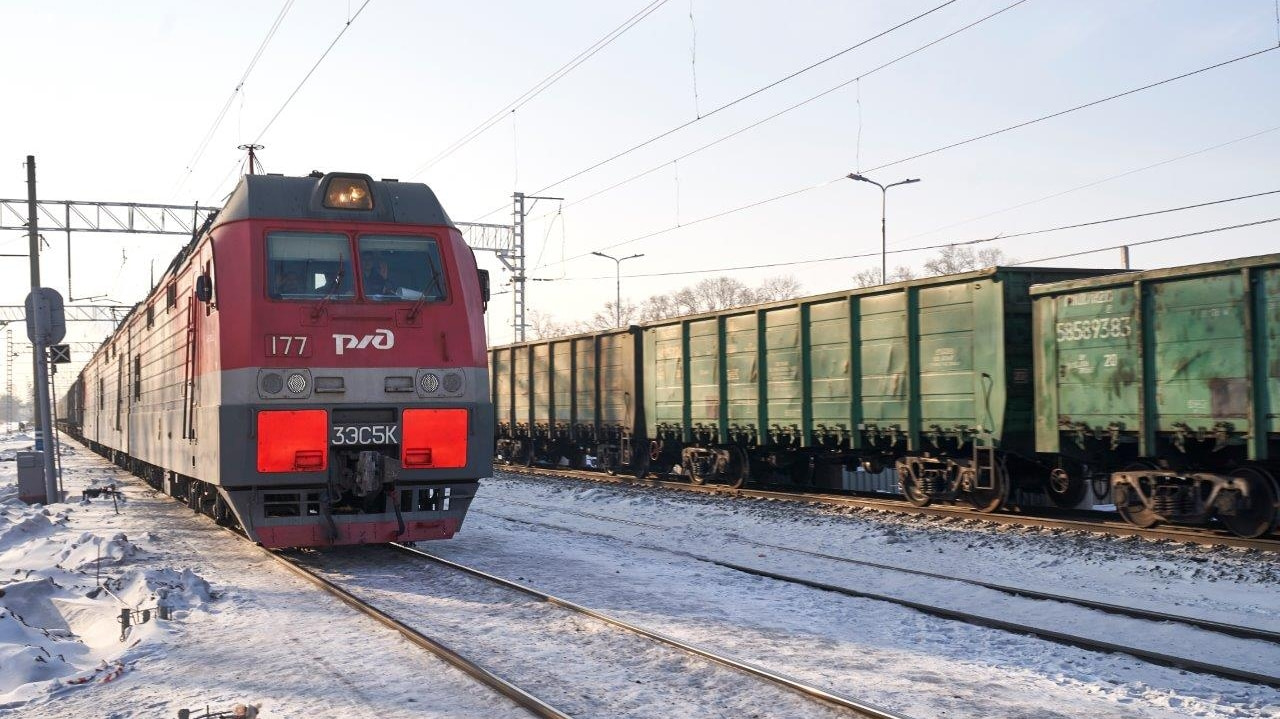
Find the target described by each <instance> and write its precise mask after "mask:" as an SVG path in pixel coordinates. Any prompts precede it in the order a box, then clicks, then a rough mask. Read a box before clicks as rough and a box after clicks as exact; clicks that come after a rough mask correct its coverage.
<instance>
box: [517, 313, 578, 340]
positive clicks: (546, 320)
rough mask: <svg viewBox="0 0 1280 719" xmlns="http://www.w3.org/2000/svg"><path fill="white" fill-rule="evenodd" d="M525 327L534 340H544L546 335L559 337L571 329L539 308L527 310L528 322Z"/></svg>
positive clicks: (570, 331)
mask: <svg viewBox="0 0 1280 719" xmlns="http://www.w3.org/2000/svg"><path fill="white" fill-rule="evenodd" d="M526 329H527V330H528V332H529V336H530V337H531V338H532V339H535V340H544V339H547V338H548V337H559V336H560V335H565V334H570V333H572V331H573V329H572V328H571V327H570V326H569V325H566V324H564V323H563V322H556V321H555V320H554V319H552V318H551V315H549V314H547V313H545V312H542V311H540V310H529V324H528V325H527V327H526Z"/></svg>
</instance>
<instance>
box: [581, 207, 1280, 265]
mask: <svg viewBox="0 0 1280 719" xmlns="http://www.w3.org/2000/svg"><path fill="white" fill-rule="evenodd" d="M1277 194H1280V189H1277V190H1268V191H1265V192H1255V193H1252V194H1248V195H1239V196H1236V197H1227V198H1222V199H1217V200H1209V201H1206V202H1197V203H1195V204H1190V205H1180V206H1178V207H1167V208H1163V209H1159V210H1150V211H1147V212H1139V213H1133V214H1129V215H1121V216H1118V217H1108V218H1103V219H1098V220H1089V221H1086V222H1077V223H1073V224H1069V225H1059V226H1056V227H1046V228H1041V229H1037V230H1027V231H1023V232H1015V233H1010V234H1002V235H995V236H992V237H980V238H976V239H968V240H954V241H950V242H942V243H937V244H931V245H921V246H915V247H901V248H897V249H893V250H889V251H888V252H887V253H886V254H890V255H897V254H906V253H910V252H926V251H929V250H941V249H946V248H949V247H964V246H970V245H978V244H984V243H987V242H996V241H998V240H1005V239H1011V238H1014V237H1027V236H1030V235H1040V234H1046V233H1050V232H1058V231H1062V230H1070V229H1079V228H1081V227H1093V226H1097V225H1103V224H1108V223H1112V222H1123V221H1126V220H1133V219H1138V218H1143V217H1153V216H1156V215H1164V214H1169V213H1173V212H1183V211H1186V210H1193V209H1198V208H1202V207H1209V206H1213V205H1221V204H1226V203H1229V202H1239V201H1243V200H1249V199H1254V198H1258V197H1266V196H1269V195H1277ZM1251 224H1262V223H1251ZM1248 226H1250V225H1249V224H1246V225H1239V226H1234V225H1233V226H1231V227H1228V228H1224V229H1236V228H1237V227H1248ZM1207 232H1208V231H1206V232H1202V233H1200V234H1206V233H1207ZM1193 234H1194V233H1193ZM1187 236H1191V235H1187ZM1179 237H1183V235H1176V236H1174V237H1171V238H1168V239H1177V238H1179ZM1156 241H1161V240H1144V241H1142V242H1131V243H1124V244H1121V245H1115V246H1112V247H1106V248H1102V249H1098V250H1087V251H1084V252H1080V253H1078V254H1092V253H1093V252H1101V251H1103V250H1106V249H1118V248H1119V247H1123V246H1126V245H1128V246H1134V245H1144V244H1151V243H1152V242H1156ZM880 254H881V253H880V252H879V251H875V252H862V253H856V254H849V255H836V256H830V257H813V258H809V259H804V260H787V261H783V262H766V263H759V264H752V265H735V266H731V267H708V268H703V269H697V270H671V271H667V272H652V273H643V274H633V275H624V277H635V278H642V277H671V276H676V275H698V274H710V273H712V272H735V271H739V270H759V269H770V268H774V267H793V266H798V265H811V264H820V263H825V262H838V261H842V260H858V259H867V258H872V257H879V256H880ZM1064 256H1074V255H1064ZM1048 259H1058V258H1048ZM1040 261H1045V260H1028V262H1040ZM1012 264H1025V263H1021V262H1015V263H1012ZM561 279H569V280H575V279H576V280H603V279H612V275H610V276H604V275H601V276H599V277H576V278H574V277H570V278H561Z"/></svg>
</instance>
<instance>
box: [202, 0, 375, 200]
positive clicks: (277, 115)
mask: <svg viewBox="0 0 1280 719" xmlns="http://www.w3.org/2000/svg"><path fill="white" fill-rule="evenodd" d="M371 2H373V0H364V2H363V3H361V5H360V7H359V8H358V9H357V10H356V12H355V14H354V15H351V16H349V17H348V18H347V21H346V22H345V23H344V24H343V25H342V29H341V30H339V31H338V34H337V35H336V36H334V38H333V41H332V42H330V43H329V46H328V47H326V48H325V49H324V52H322V53H320V57H319V58H318V59H317V60H316V61H315V63H314V64H312V65H311V69H310V70H307V74H306V75H303V76H302V80H300V81H299V82H298V84H297V86H295V87H294V88H293V92H290V93H289V96H288V97H286V98H285V100H284V102H283V103H281V104H280V107H279V109H277V110H276V112H275V114H274V115H272V116H271V119H270V120H268V121H267V124H266V125H264V126H263V128H262V130H261V131H260V132H259V133H258V136H257V137H255V138H254V139H253V142H252V143H249V144H253V145H257V144H259V143H260V142H261V141H262V138H263V137H264V136H266V134H267V131H268V130H270V129H271V126H272V125H274V124H275V123H276V120H278V119H280V115H281V114H283V113H284V111H285V108H287V107H288V106H289V103H291V102H293V98H295V97H297V95H298V92H299V91H300V90H302V87H303V85H306V84H307V80H310V79H311V76H312V75H313V74H315V71H316V68H318V67H320V63H322V62H324V59H325V58H326V57H328V56H329V53H330V52H332V51H333V48H334V46H336V45H337V44H338V41H339V40H341V39H342V36H343V35H345V34H346V33H347V30H349V29H351V23H353V22H355V21H356V18H358V17H360V14H361V13H363V12H364V9H365V8H366V7H368V6H369V3H371ZM240 165H241V163H240V162H237V163H236V164H235V165H233V166H232V168H231V170H230V171H228V172H227V174H226V175H224V176H223V177H222V179H221V180H219V181H218V184H217V186H216V187H215V188H214V191H213V194H214V195H215V196H216V195H217V193H218V191H219V190H221V189H222V186H223V185H225V184H226V182H227V180H228V179H229V178H230V177H231V175H232V174H233V173H234V172H235V171H236V168H237V167H240Z"/></svg>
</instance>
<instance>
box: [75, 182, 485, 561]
mask: <svg viewBox="0 0 1280 719" xmlns="http://www.w3.org/2000/svg"><path fill="white" fill-rule="evenodd" d="M487 300H488V276H487V273H486V272H484V271H482V270H477V268H476V262H475V257H474V255H473V253H472V252H471V249H470V248H469V247H467V245H466V244H465V243H464V242H463V239H462V236H461V234H459V232H458V230H457V228H456V227H454V225H453V223H452V222H451V221H450V219H449V216H448V215H447V214H446V213H445V211H444V209H443V208H442V207H441V205H440V203H439V201H438V200H437V199H436V197H435V195H434V193H432V191H431V189H430V188H428V187H427V186H426V185H423V184H418V183H405V182H397V181H395V180H382V181H375V180H373V179H372V178H370V177H369V176H367V175H360V174H353V173H330V174H327V175H321V174H320V173H312V174H311V176H309V177H282V176H278V175H248V176H245V177H244V178H242V180H241V182H240V184H239V185H238V186H237V187H236V189H235V191H234V192H233V193H232V194H231V197H230V198H229V200H228V202H227V204H226V206H225V207H224V208H223V209H222V211H221V212H219V213H218V214H217V216H216V217H215V218H213V219H211V220H210V222H209V223H206V225H205V227H204V228H202V230H201V231H200V232H199V233H197V235H196V237H195V238H194V239H193V240H192V242H191V244H190V245H188V246H187V247H186V248H185V249H184V250H183V251H182V252H181V253H179V255H178V256H177V257H176V258H175V259H174V261H173V263H172V264H171V265H170V266H169V268H168V270H166V272H165V275H164V276H163V278H161V280H160V282H159V283H158V284H157V285H156V286H155V287H154V288H153V289H152V291H151V292H150V294H149V295H148V296H147V298H146V299H145V300H144V301H143V302H141V303H139V304H138V305H137V306H136V307H134V308H133V311H132V312H131V313H130V315H129V316H128V317H127V318H126V319H125V320H124V321H123V322H122V323H121V324H120V326H119V327H118V328H117V329H116V331H115V333H114V334H112V335H111V337H109V338H108V339H107V340H106V341H105V342H104V343H103V344H102V346H101V347H100V348H99V349H98V350H97V352H96V353H95V354H94V356H93V358H92V360H91V361H90V362H89V364H88V365H87V366H86V367H85V368H84V370H83V372H82V373H81V374H80V376H79V378H78V379H77V381H76V382H75V383H74V385H73V386H72V387H71V390H70V392H69V394H68V396H67V398H66V406H65V407H64V410H63V412H62V413H61V414H62V416H63V417H64V421H65V423H66V424H67V426H68V428H69V429H70V431H71V432H72V433H73V434H74V435H76V436H78V437H80V438H81V439H83V440H84V441H85V442H86V443H87V444H88V445H89V446H90V447H91V448H93V449H94V450H95V451H98V452H100V453H102V454H104V455H106V456H109V457H111V458H112V459H113V460H115V461H116V462H117V463H119V464H120V465H121V466H124V467H126V468H128V469H130V470H132V471H134V472H136V473H138V474H140V475H141V476H143V477H144V478H146V479H147V481H148V482H150V483H151V484H152V485H153V486H155V487H156V488H158V489H161V490H163V491H166V492H168V493H169V494H171V495H173V496H174V497H177V498H179V499H181V500H184V501H186V502H187V503H188V504H189V505H190V506H191V507H192V508H193V509H196V510H199V511H202V512H206V513H208V514H210V515H212V516H213V517H215V518H216V519H218V520H219V521H221V522H224V523H228V524H238V525H239V526H240V527H241V528H242V529H243V530H244V532H245V533H246V534H247V535H248V536H249V537H250V538H251V539H253V540H255V541H258V542H261V543H262V544H263V545H265V546H268V547H302V546H324V545H332V544H357V543H365V542H389V541H414V540H424V539H445V538H448V537H451V536H453V534H454V533H455V532H457V531H458V529H459V527H460V526H461V524H462V520H463V517H464V516H465V514H466V511H467V507H468V505H469V504H470V502H471V499H472V497H473V496H474V495H475V491H476V487H477V484H478V479H479V478H480V477H487V476H489V474H490V472H491V470H492V465H491V456H492V441H493V405H492V403H491V401H490V397H489V380H488V369H487V363H486V357H485V335H484V323H483V318H482V313H483V311H484V306H485V304H486V302H487Z"/></svg>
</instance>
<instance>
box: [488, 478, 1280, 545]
mask: <svg viewBox="0 0 1280 719" xmlns="http://www.w3.org/2000/svg"><path fill="white" fill-rule="evenodd" d="M497 469H498V471H501V472H505V473H507V474H513V475H526V476H534V477H556V478H560V479H579V480H586V481H590V482H599V483H602V484H621V485H629V486H637V487H656V488H661V489H671V490H676V491H683V492H694V493H698V494H706V495H713V496H727V497H741V498H750V499H771V500H779V501H786V502H801V503H816V504H826V505H830V506H835V507H859V508H863V509H878V510H882V511H886V512H896V513H899V514H911V515H919V516H927V517H950V518H961V519H971V520H978V521H983V522H991V523H993V524H1004V525H1014V526H1021V527H1033V528H1040V529H1065V530H1074V531H1081V532H1095V533H1100V534H1109V535H1113V536H1117V537H1141V538H1143V539H1150V540H1166V541H1173V542H1186V543H1191V544H1204V545H1210V546H1213V545H1220V546H1226V547H1238V548H1241V549H1257V550H1261V551H1266V552H1275V553H1277V554H1280V537H1277V536H1276V535H1275V534H1271V535H1268V536H1265V537H1259V538H1257V539H1246V538H1243V537H1237V536H1235V535H1232V534H1230V533H1228V532H1226V531H1224V530H1215V529H1198V528H1195V527H1179V526H1161V527H1152V528H1149V529H1144V528H1142V527H1135V526H1134V525H1132V524H1129V523H1127V522H1125V521H1124V520H1122V519H1120V518H1118V517H1114V516H1112V515H1109V514H1106V513H1101V512H1099V513H1096V514H1097V515H1098V516H1097V517H1080V518H1072V516H1071V515H1069V516H1067V517H1058V518H1055V517H1042V516H1036V515H1030V514H1021V513H1016V514H1015V513H1010V512H1002V513H998V514H988V513H984V512H979V511H977V510H975V509H972V508H969V507H962V506H945V505H930V506H928V507H917V506H916V505H914V504H911V503H910V502H908V501H907V500H905V499H895V498H891V497H867V496H857V495H851V494H832V493H829V492H819V491H800V490H791V491H786V492H783V491H778V490H770V489H734V488H732V487H726V486H723V485H714V484H702V485H698V484H690V483H688V482H675V481H670V480H664V479H654V478H649V477H646V478H637V477H630V476H626V475H621V474H619V475H607V474H601V473H599V472H588V471H584V470H568V469H545V468H541V467H520V466H515V465H503V466H500V467H498V468H497ZM1045 511H1050V510H1048V509H1047V508H1046V510H1045ZM1063 511H1068V510H1063ZM1079 514H1080V513H1079V512H1078V511H1077V513H1076V514H1075V515H1074V516H1075V517H1079Z"/></svg>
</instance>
